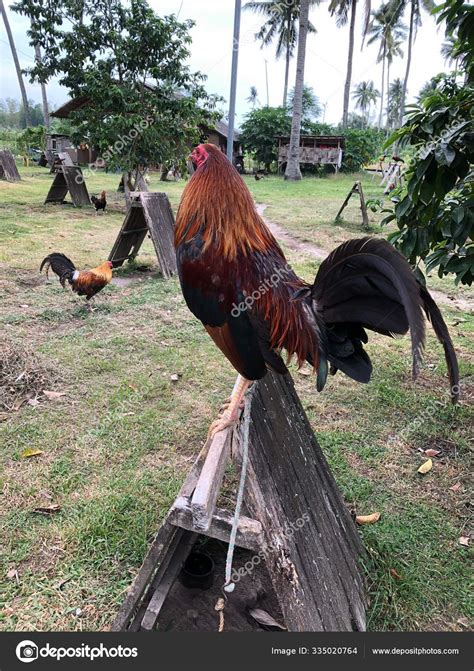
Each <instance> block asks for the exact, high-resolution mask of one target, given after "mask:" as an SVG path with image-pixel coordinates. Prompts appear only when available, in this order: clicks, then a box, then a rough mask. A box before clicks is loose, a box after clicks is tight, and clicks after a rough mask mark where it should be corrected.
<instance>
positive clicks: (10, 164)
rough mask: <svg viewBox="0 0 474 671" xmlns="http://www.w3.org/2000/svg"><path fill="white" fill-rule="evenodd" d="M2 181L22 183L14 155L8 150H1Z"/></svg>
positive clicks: (0, 174) (0, 168)
mask: <svg viewBox="0 0 474 671" xmlns="http://www.w3.org/2000/svg"><path fill="white" fill-rule="evenodd" d="M0 179H5V180H6V181H7V182H20V181H21V177H20V173H19V172H18V168H17V167H16V163H15V159H14V158H13V154H12V153H11V151H9V150H8V149H2V150H0Z"/></svg>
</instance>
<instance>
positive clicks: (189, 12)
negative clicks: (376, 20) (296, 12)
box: [0, 0, 447, 123]
mask: <svg viewBox="0 0 474 671" xmlns="http://www.w3.org/2000/svg"><path fill="white" fill-rule="evenodd" d="M245 2H246V0H243V2H242V4H245ZM150 4H151V6H152V7H153V8H154V9H155V11H156V12H157V13H158V14H160V15H165V14H171V13H176V14H177V13H179V18H181V19H187V18H190V19H193V20H194V21H195V22H196V25H195V27H194V28H193V29H192V38H193V44H192V47H191V57H190V65H191V67H192V68H193V69H195V70H200V71H201V72H203V73H204V74H206V75H207V77H208V80H207V83H206V87H207V89H208V91H209V92H210V93H217V94H219V95H222V96H223V97H224V98H226V100H228V97H229V79H230V66H231V55H232V29H233V15H234V0H150ZM359 4H360V7H359V14H360V15H359V17H358V24H357V30H356V46H355V50H354V69H353V77H352V81H353V85H354V84H357V83H358V82H360V81H362V80H367V79H373V80H374V82H375V84H376V86H377V88H379V89H380V87H381V76H382V68H381V65H380V64H379V65H376V64H375V61H376V57H377V51H378V48H377V46H376V45H373V46H370V47H367V46H364V49H363V50H362V51H361V41H362V40H361V31H362V4H363V3H359ZM9 15H10V22H11V26H12V30H13V33H14V38H15V41H16V45H17V49H18V51H19V58H20V62H21V65H22V66H23V67H27V66H28V65H31V64H32V62H33V50H32V48H31V47H30V46H29V45H28V38H27V35H26V31H27V28H28V23H27V21H26V20H25V19H24V18H23V17H20V16H18V15H17V14H14V13H13V12H11V11H10V12H9ZM310 18H311V21H312V22H313V24H314V25H315V26H316V28H317V30H318V33H317V34H316V35H310V36H309V37H308V45H307V56H306V70H305V81H306V83H307V84H309V85H310V86H312V87H313V88H314V90H315V92H316V94H317V95H318V97H319V99H320V101H321V103H322V104H323V105H324V104H327V107H326V113H325V121H327V122H330V123H337V122H338V121H339V120H340V118H341V114H342V98H343V89H344V80H345V71H346V60H347V43H348V30H347V28H337V27H336V25H335V21H334V19H333V18H331V17H330V15H329V12H328V3H327V2H323V3H321V5H320V6H319V7H316V8H314V9H312V10H311V15H310ZM261 23H262V18H261V17H260V16H258V15H255V14H253V13H252V12H249V11H248V10H245V11H242V25H241V47H240V55H239V81H238V90H237V114H238V122H239V121H241V120H242V117H243V115H244V114H245V113H246V112H247V111H248V110H249V104H248V103H247V102H246V98H247V96H248V95H249V89H250V87H251V86H256V88H257V90H258V94H259V99H260V102H261V103H262V104H266V85H265V59H267V61H268V79H269V101H270V105H279V104H281V101H282V95H283V80H284V69H285V63H284V60H283V59H282V60H279V61H276V60H275V55H274V54H275V49H274V47H268V48H266V49H264V50H262V49H260V46H259V44H258V43H256V42H255V39H254V34H255V32H256V31H257V29H258V28H259V27H260V25H261ZM0 28H1V30H0V65H1V76H0V98H6V97H12V98H19V97H20V95H19V88H18V82H17V79H16V75H15V71H14V67H13V60H12V57H11V53H10V49H9V46H8V42H7V37H6V34H5V30H4V26H3V23H1V26H0ZM443 39H444V31H442V30H437V28H436V25H435V21H434V19H433V18H432V17H430V16H429V15H426V14H425V15H424V16H423V25H422V27H421V28H420V29H419V32H418V35H417V39H416V41H415V47H414V50H413V60H412V69H411V74H410V81H409V85H408V88H409V102H410V100H412V99H413V98H414V96H416V94H417V93H418V91H419V89H420V88H421V86H423V84H424V83H425V82H426V81H427V80H428V79H429V78H430V77H431V76H433V75H435V74H438V73H439V72H442V71H444V70H446V69H447V67H446V65H445V63H444V62H443V59H442V57H441V56H440V53H439V52H440V46H441V44H442V42H443ZM404 71H405V62H404V59H397V60H395V61H394V63H393V65H392V68H391V73H390V78H391V80H392V79H393V78H395V77H403V75H404ZM294 77H295V60H293V62H292V67H291V71H290V87H291V86H293V83H294ZM27 88H28V95H29V97H30V98H33V99H34V100H35V101H37V102H39V101H40V100H41V96H40V91H39V87H38V86H36V85H32V84H29V83H28V84H27ZM48 98H49V100H50V103H51V107H52V108H55V107H57V106H59V105H60V104H62V103H63V102H65V100H67V91H65V90H64V89H62V88H61V87H60V86H59V85H58V84H57V83H55V82H51V83H50V84H49V85H48ZM351 105H352V102H351ZM224 107H225V108H226V106H225V105H224Z"/></svg>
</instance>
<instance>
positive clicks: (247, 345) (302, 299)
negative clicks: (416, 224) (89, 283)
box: [175, 144, 459, 433]
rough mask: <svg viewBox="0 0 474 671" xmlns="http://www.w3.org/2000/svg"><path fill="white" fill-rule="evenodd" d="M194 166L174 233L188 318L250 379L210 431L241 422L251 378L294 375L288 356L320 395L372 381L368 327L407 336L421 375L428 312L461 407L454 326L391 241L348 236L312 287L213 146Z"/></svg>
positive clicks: (200, 150) (204, 148)
mask: <svg viewBox="0 0 474 671" xmlns="http://www.w3.org/2000/svg"><path fill="white" fill-rule="evenodd" d="M191 158H192V160H193V163H194V165H195V166H196V171H195V173H194V175H193V176H192V178H191V179H190V181H189V182H188V184H187V186H186V188H185V189H184V191H183V196H182V199H181V204H180V207H179V210H178V216H177V221H176V230H175V246H176V254H177V262H178V272H179V278H180V282H181V287H182V290H183V295H184V298H185V300H186V303H187V305H188V307H189V309H190V310H191V312H193V313H194V315H195V316H196V317H198V319H200V320H201V321H202V322H203V324H204V326H205V328H206V330H207V331H208V333H209V335H210V336H211V338H212V339H213V340H214V342H215V343H216V345H217V346H218V347H219V348H220V349H221V351H222V352H223V353H224V354H225V356H226V357H227V358H228V359H229V361H230V362H231V363H232V365H233V366H234V367H235V368H236V370H237V371H238V372H239V373H240V376H241V378H240V380H239V382H238V384H237V385H236V387H235V388H234V391H233V393H232V396H231V399H230V405H229V406H228V408H227V409H226V410H225V412H224V413H223V415H222V416H221V417H220V419H219V420H218V421H217V422H215V423H214V425H213V427H211V433H215V432H217V431H219V430H221V429H223V428H225V426H228V425H229V424H231V423H233V422H234V421H235V420H236V419H237V416H238V409H239V406H240V405H241V403H242V399H243V396H244V394H245V391H246V389H247V387H248V386H249V384H250V383H251V381H252V380H258V379H260V378H262V377H263V376H264V375H265V373H266V372H267V369H268V368H270V369H272V370H273V371H275V372H277V373H280V374H285V373H286V372H287V367H286V364H285V362H284V360H283V359H282V357H281V351H282V350H283V349H285V350H286V351H287V354H288V355H289V356H290V357H291V356H293V355H294V356H296V358H297V361H298V364H299V365H300V366H301V365H302V364H303V363H304V362H305V361H307V362H309V364H310V365H311V366H313V367H314V369H315V370H316V372H317V378H316V380H317V381H316V387H317V389H318V391H321V390H322V389H323V387H324V385H325V383H326V379H327V376H328V373H329V372H331V373H335V372H336V371H337V370H340V371H342V372H344V373H345V374H346V375H348V376H349V377H351V378H352V379H354V380H356V381H358V382H369V380H370V377H371V373H372V363H371V360H370V358H369V356H368V354H367V352H366V351H365V350H364V347H363V345H364V344H365V343H367V341H368V337H367V333H366V329H369V330H372V331H376V332H377V333H381V334H383V335H387V336H393V334H405V333H407V332H408V330H410V333H411V341H412V357H413V376H414V377H416V376H417V374H418V371H419V368H420V365H421V359H422V352H423V347H424V342H425V322H424V317H423V313H425V314H426V316H427V317H428V319H429V320H430V321H431V323H432V326H433V329H434V331H435V333H436V335H437V336H438V339H439V340H440V342H441V343H442V344H443V346H444V350H445V355H446V360H447V365H448V371H449V375H450V381H451V395H452V398H453V400H456V398H457V396H458V392H459V387H458V383H459V373H458V366H457V360H456V355H455V353H454V349H453V345H452V342H451V339H450V336H449V333H448V329H447V327H446V324H445V323H444V321H443V318H442V316H441V313H440V312H439V310H438V308H437V306H436V304H435V302H434V301H433V299H432V298H431V296H430V294H429V293H428V291H427V290H426V288H425V287H423V286H422V285H421V284H419V282H418V281H417V279H416V277H415V275H414V273H413V271H412V269H411V268H410V266H409V264H408V263H407V261H406V260H405V259H404V257H403V256H402V255H401V254H399V252H397V251H396V250H395V249H394V248H393V247H392V245H390V244H389V243H388V242H387V241H385V240H379V239H375V238H362V239H356V240H350V241H349V242H346V243H344V244H342V245H340V246H339V247H337V248H336V249H335V250H334V251H333V252H332V253H331V254H330V255H329V256H328V257H327V258H326V260H325V261H324V262H323V263H322V264H321V266H320V268H319V271H318V273H317V275H316V278H315V281H314V283H313V285H309V284H307V283H306V282H304V281H303V280H301V279H300V278H299V277H297V275H296V274H295V273H294V272H293V270H292V269H291V268H290V267H289V265H288V263H287V261H286V259H285V256H284V254H283V252H282V250H281V249H280V247H279V245H278V243H277V242H276V240H275V238H274V237H273V235H272V234H271V232H270V231H269V229H268V228H267V226H266V225H265V223H264V221H263V220H262V218H261V217H260V216H259V214H258V213H257V211H256V208H255V204H254V202H253V199H252V196H251V194H250V192H249V190H248V189H247V186H246V185H245V183H244V181H243V180H242V178H241V177H240V175H239V174H238V172H237V170H235V168H234V167H233V166H232V165H231V163H230V162H229V161H228V160H227V158H226V157H225V156H224V154H223V153H222V152H221V151H220V150H219V149H218V148H217V147H215V146H214V145H212V144H204V145H199V146H198V147H197V148H196V149H195V150H194V151H193V153H192V156H191Z"/></svg>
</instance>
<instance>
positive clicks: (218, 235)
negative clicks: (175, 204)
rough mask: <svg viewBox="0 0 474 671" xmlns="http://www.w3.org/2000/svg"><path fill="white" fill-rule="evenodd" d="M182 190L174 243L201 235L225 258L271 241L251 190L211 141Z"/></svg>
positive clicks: (253, 249)
mask: <svg viewBox="0 0 474 671" xmlns="http://www.w3.org/2000/svg"><path fill="white" fill-rule="evenodd" d="M203 148H204V149H205V151H206V152H207V154H208V156H207V158H206V160H205V161H204V162H203V163H202V164H201V165H200V166H199V168H198V169H197V170H196V172H195V173H194V175H193V176H192V177H191V179H190V181H189V183H188V185H187V186H186V188H185V189H184V191H183V196H182V199H181V204H180V206H179V210H178V216H177V220H176V232H175V244H176V246H178V245H181V244H183V243H186V242H188V241H190V240H192V239H193V238H194V237H195V236H196V235H198V234H199V235H201V237H202V239H203V242H204V249H206V248H207V247H209V245H211V244H213V245H215V246H216V247H217V250H218V252H219V253H221V254H222V255H223V256H224V257H225V258H228V259H234V258H236V256H237V254H238V253H241V254H244V255H247V253H248V251H264V250H265V249H267V248H268V246H269V245H270V244H271V242H272V241H271V237H270V235H269V232H268V229H267V227H266V226H265V224H264V223H263V221H262V219H261V217H260V216H259V214H258V212H257V210H256V209H255V204H254V201H253V199H252V196H251V195H250V192H249V190H248V188H247V186H246V184H245V182H244V181H243V179H242V178H241V176H240V175H239V173H238V172H237V170H236V169H235V168H234V167H233V166H232V165H231V163H230V162H229V160H228V159H227V158H226V156H225V155H224V154H223V153H222V152H221V151H220V149H219V148H218V147H216V146H215V145H213V144H205V145H203Z"/></svg>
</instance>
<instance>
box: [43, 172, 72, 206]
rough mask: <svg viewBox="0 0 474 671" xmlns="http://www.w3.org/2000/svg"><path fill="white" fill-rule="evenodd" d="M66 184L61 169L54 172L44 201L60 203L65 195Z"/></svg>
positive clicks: (66, 190)
mask: <svg viewBox="0 0 474 671" xmlns="http://www.w3.org/2000/svg"><path fill="white" fill-rule="evenodd" d="M68 190H69V189H68V186H67V184H66V180H65V178H64V175H63V172H62V170H60V171H59V172H56V173H55V175H54V179H53V183H52V184H51V186H50V187H49V191H48V194H47V196H46V200H45V201H44V202H45V205H46V203H62V202H64V199H65V198H66V196H67V192H68Z"/></svg>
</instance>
